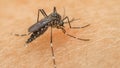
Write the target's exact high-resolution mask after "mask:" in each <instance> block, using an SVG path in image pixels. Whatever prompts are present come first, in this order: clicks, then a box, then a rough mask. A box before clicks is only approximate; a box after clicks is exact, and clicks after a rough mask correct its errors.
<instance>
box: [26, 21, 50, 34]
mask: <svg viewBox="0 0 120 68" xmlns="http://www.w3.org/2000/svg"><path fill="white" fill-rule="evenodd" d="M50 22H51V20H49V19H42V20H40V21H38V22H37V23H35V24H33V25H32V26H31V27H30V28H29V29H28V32H36V31H38V30H39V29H41V28H44V27H45V26H48V23H50Z"/></svg>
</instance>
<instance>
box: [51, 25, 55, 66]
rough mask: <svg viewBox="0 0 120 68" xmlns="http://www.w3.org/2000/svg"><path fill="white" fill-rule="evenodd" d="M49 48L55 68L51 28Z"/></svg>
mask: <svg viewBox="0 0 120 68" xmlns="http://www.w3.org/2000/svg"><path fill="white" fill-rule="evenodd" d="M50 47H51V51H52V59H53V64H54V68H56V61H55V55H54V49H53V44H52V26H51V34H50Z"/></svg>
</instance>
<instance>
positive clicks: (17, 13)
mask: <svg viewBox="0 0 120 68" xmlns="http://www.w3.org/2000/svg"><path fill="white" fill-rule="evenodd" d="M54 6H56V8H57V12H58V13H60V14H61V16H63V15H64V8H65V15H66V16H68V17H70V19H72V18H76V19H77V18H80V20H77V21H74V22H72V23H71V24H72V26H80V27H81V26H84V25H87V24H90V26H88V27H86V28H81V29H70V28H69V26H68V24H65V29H66V31H67V33H69V34H71V35H73V36H76V37H79V38H85V39H90V41H81V40H77V39H74V38H71V37H68V36H66V35H64V34H63V33H62V31H61V30H59V29H56V28H54V29H53V47H54V52H55V59H56V64H57V68H120V0H9V1H7V0H0V31H1V32H0V68H54V66H53V62H52V56H51V49H50V28H49V29H48V30H47V31H46V32H45V33H44V34H43V35H41V36H40V37H38V38H37V39H36V40H34V41H33V42H31V43H30V44H28V47H25V46H24V43H25V41H26V40H27V39H28V38H29V36H26V37H17V36H14V35H13V34H15V33H18V34H24V33H27V30H28V28H29V27H30V26H31V25H32V24H34V23H35V22H36V19H37V11H38V9H44V10H45V12H46V13H47V14H50V13H51V12H52V11H53V7H54ZM42 18H43V16H42V15H40V19H42Z"/></svg>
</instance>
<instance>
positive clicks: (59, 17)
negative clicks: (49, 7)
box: [49, 7, 61, 20]
mask: <svg viewBox="0 0 120 68" xmlns="http://www.w3.org/2000/svg"><path fill="white" fill-rule="evenodd" d="M49 16H50V18H53V19H56V20H61V16H60V14H58V13H57V10H56V7H54V8H53V12H52V13H51V14H50V15H49Z"/></svg>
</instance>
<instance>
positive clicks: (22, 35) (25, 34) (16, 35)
mask: <svg viewBox="0 0 120 68" xmlns="http://www.w3.org/2000/svg"><path fill="white" fill-rule="evenodd" d="M29 34H30V33H28V34H14V35H15V36H27V35H29Z"/></svg>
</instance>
